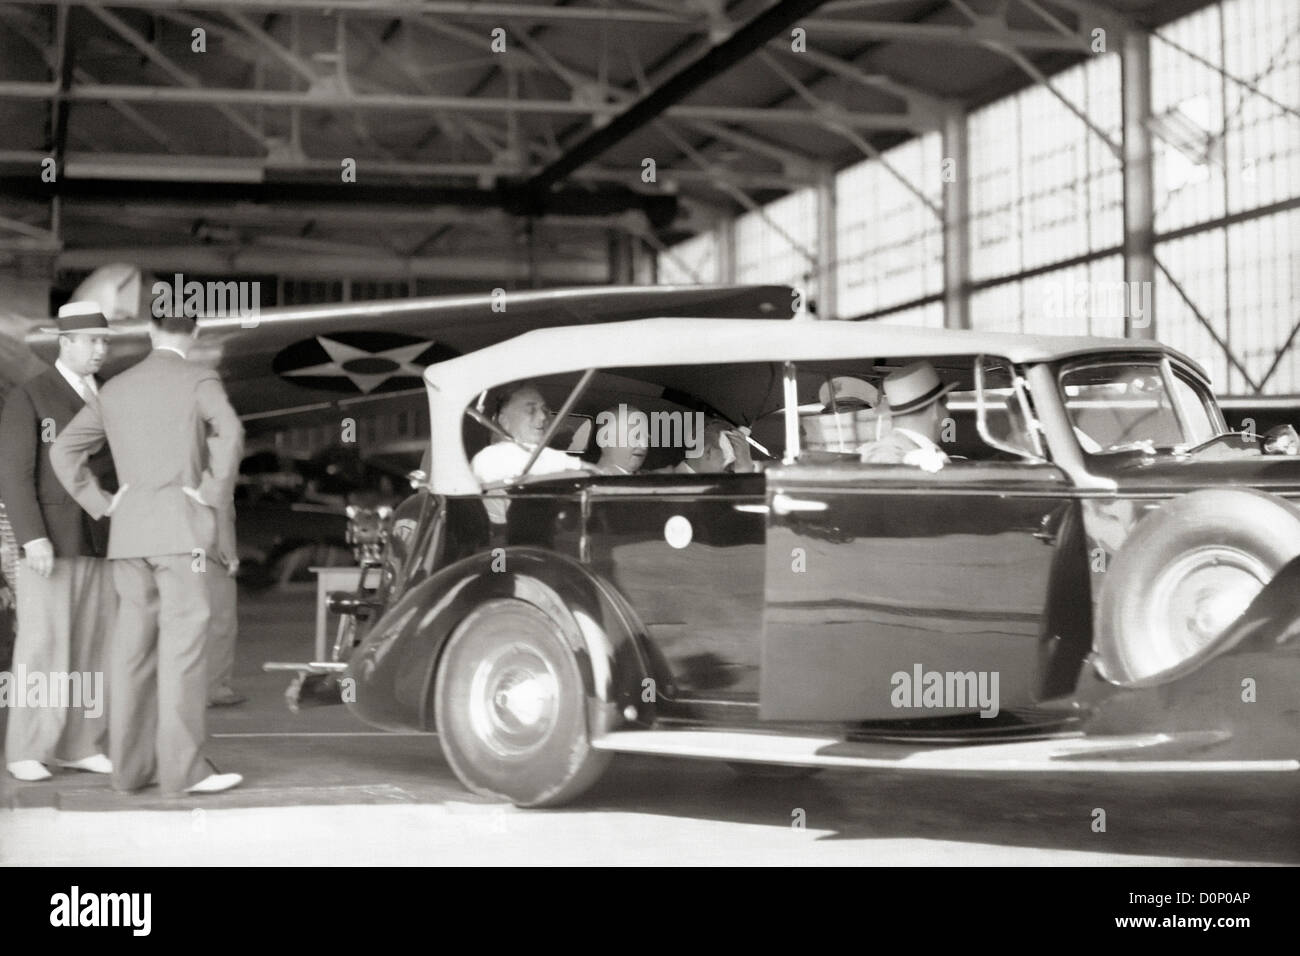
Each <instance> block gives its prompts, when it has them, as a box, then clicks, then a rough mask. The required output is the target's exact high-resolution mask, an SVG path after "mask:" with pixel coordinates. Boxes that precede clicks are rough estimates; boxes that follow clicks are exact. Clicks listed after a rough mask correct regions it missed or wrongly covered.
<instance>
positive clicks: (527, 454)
mask: <svg viewBox="0 0 1300 956" xmlns="http://www.w3.org/2000/svg"><path fill="white" fill-rule="evenodd" d="M551 417H552V412H551V410H550V408H548V407H547V405H546V399H544V398H543V397H542V393H541V392H539V391H538V390H537V386H535V385H533V384H531V383H529V382H516V383H515V384H514V385H510V386H507V387H506V389H504V390H503V391H502V392H501V393H500V394H499V395H498V397H497V409H496V413H495V414H494V415H493V416H492V420H493V421H495V422H496V423H497V424H498V425H500V426H501V430H502V431H504V432H505V433H506V434H507V435H509V436H510V438H511V439H513V440H512V441H506V440H505V439H503V438H500V437H498V438H496V440H494V441H493V443H492V444H490V445H488V446H487V447H486V448H483V449H480V450H479V452H478V454H476V455H475V456H474V458H473V459H472V460H471V461H470V463H469V464H470V468H471V470H473V472H474V477H476V478H477V479H478V480H479V481H481V482H483V483H484V484H491V483H493V482H497V481H507V480H509V479H511V478H517V477H518V476H519V475H521V474H523V472H524V466H525V465H527V464H528V459H529V458H531V457H532V454H533V451H534V450H535V449H536V448H537V446H538V444H540V443H541V441H542V439H543V438H544V437H545V436H546V429H547V426H549V425H550V423H551ZM591 469H592V466H591V465H588V464H587V463H586V462H584V461H583V460H582V459H580V458H577V457H575V456H573V455H566V454H565V453H564V452H562V451H557V450H556V449H554V448H543V449H542V451H541V454H540V455H538V456H537V461H535V462H534V463H533V467H532V468H531V469H530V470H529V474H531V475H542V474H549V473H553V472H560V471H589V470H591Z"/></svg>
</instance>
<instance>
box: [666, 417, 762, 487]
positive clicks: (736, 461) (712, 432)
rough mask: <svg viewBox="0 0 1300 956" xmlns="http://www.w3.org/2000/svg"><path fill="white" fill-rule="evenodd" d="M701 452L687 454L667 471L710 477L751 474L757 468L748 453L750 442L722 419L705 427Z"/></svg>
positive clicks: (711, 420) (712, 419) (716, 419)
mask: <svg viewBox="0 0 1300 956" xmlns="http://www.w3.org/2000/svg"><path fill="white" fill-rule="evenodd" d="M701 445H702V447H701V449H700V451H701V453H700V454H699V455H696V456H694V457H692V456H690V455H687V457H685V458H683V459H682V460H681V461H680V462H678V463H677V464H676V465H674V466H673V467H671V468H669V469H666V470H667V471H670V472H673V473H675V474H679V475H710V474H718V473H719V472H721V473H727V474H729V473H731V472H741V473H744V472H751V471H757V470H758V469H757V468H756V467H755V466H754V460H753V458H752V457H750V454H749V443H748V442H746V441H745V436H744V435H743V434H742V433H741V432H739V431H738V430H737V429H735V428H734V427H732V426H731V425H729V424H728V423H727V422H724V421H723V420H722V419H720V418H711V419H709V420H708V421H707V422H706V423H705V425H704V431H703V432H702V437H701Z"/></svg>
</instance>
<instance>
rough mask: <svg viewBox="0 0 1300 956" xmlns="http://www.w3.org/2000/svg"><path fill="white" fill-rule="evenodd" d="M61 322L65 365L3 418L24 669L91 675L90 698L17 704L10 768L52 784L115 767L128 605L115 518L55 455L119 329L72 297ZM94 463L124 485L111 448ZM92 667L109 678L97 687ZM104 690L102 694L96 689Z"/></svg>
mask: <svg viewBox="0 0 1300 956" xmlns="http://www.w3.org/2000/svg"><path fill="white" fill-rule="evenodd" d="M56 322H57V325H56V327H55V328H52V329H45V330H43V331H47V332H52V333H57V334H58V336H59V357H58V359H56V360H55V362H54V366H53V367H52V368H48V369H46V370H45V371H44V372H41V373H40V374H39V375H37V376H36V377H35V378H32V379H30V380H29V381H27V382H24V383H23V384H22V385H19V386H18V387H17V388H14V389H13V390H12V391H10V393H9V395H8V397H7V399H6V400H5V405H4V412H3V414H0V448H3V449H4V455H3V456H0V499H3V500H4V502H5V508H6V510H7V512H8V516H9V521H10V522H11V524H12V527H13V533H14V538H15V540H16V541H17V542H18V543H19V544H20V545H21V548H22V559H21V560H20V561H19V562H18V568H17V575H16V577H17V612H18V635H17V640H16V642H15V645H14V660H13V669H14V673H15V674H18V673H24V674H27V675H28V676H29V677H30V676H34V675H44V678H45V680H46V681H47V683H49V684H50V686H53V681H54V680H55V679H56V677H57V676H58V675H72V674H80V675H82V676H81V681H82V700H79V701H75V702H74V701H66V702H65V703H67V704H68V706H66V707H64V706H35V707H33V706H24V707H12V708H10V709H9V727H8V730H7V731H6V733H5V761H6V763H7V764H8V768H9V773H10V774H11V775H12V776H14V777H16V778H17V779H19V780H24V781H37V780H48V779H49V778H50V776H51V774H50V771H49V765H50V764H58V765H59V766H63V767H71V768H75V769H78V770H87V771H90V772H92V773H109V772H111V771H112V769H113V767H112V764H111V763H110V762H109V759H108V757H107V756H106V755H105V753H104V750H105V745H106V743H107V738H108V718H107V717H106V716H105V715H104V713H103V710H104V707H103V704H104V701H103V700H102V693H103V689H104V681H103V679H102V675H103V673H104V671H105V665H106V663H107V637H108V631H109V627H110V625H111V623H112V621H113V618H114V616H115V611H116V605H117V598H116V593H115V591H114V589H113V579H112V575H111V573H110V571H109V568H108V565H107V563H106V562H105V561H104V554H105V551H106V548H107V545H108V536H109V528H108V520H107V519H106V518H103V517H102V516H96V517H92V516H91V515H89V514H87V513H86V512H85V511H83V510H82V508H81V506H80V505H79V504H77V502H76V501H75V500H74V499H73V497H72V496H71V495H70V494H68V492H67V491H66V490H64V488H63V485H61V484H60V483H59V479H58V477H57V476H56V475H55V472H54V469H53V467H52V465H51V462H50V449H51V446H52V444H53V443H54V441H55V438H56V437H57V436H58V435H59V434H61V433H62V432H63V430H64V429H65V428H66V427H67V426H68V424H69V423H70V422H71V421H72V419H73V417H74V416H76V415H77V413H78V412H80V411H81V409H82V408H84V407H85V406H87V405H93V404H95V403H97V402H98V400H99V399H98V397H97V396H98V392H99V387H100V384H101V383H100V381H99V379H98V378H97V377H96V374H95V373H97V372H98V371H99V369H100V367H101V366H102V365H103V364H104V357H105V355H106V354H107V352H108V336H109V332H110V329H109V327H108V322H107V320H106V319H105V318H104V316H103V314H102V313H101V312H100V309H99V306H98V305H97V304H95V303H93V302H71V303H69V304H67V305H65V306H64V307H63V308H61V309H59V315H58V319H57V320H56ZM86 467H87V470H88V471H89V472H90V473H91V474H93V475H94V476H95V480H96V481H97V482H98V483H99V484H100V485H101V486H102V487H104V488H105V489H107V490H108V491H115V490H116V489H117V481H116V478H115V477H114V472H113V460H112V457H111V455H110V454H109V451H108V449H106V448H105V449H100V450H99V451H98V452H97V453H96V454H94V455H92V456H91V457H90V459H89V460H88V462H87V465H86ZM93 675H101V676H100V677H99V679H98V681H97V683H96V682H95V678H94V676H93ZM87 677H89V678H90V679H91V681H92V683H91V684H90V685H87V684H86V683H85V681H86V679H87ZM59 679H60V680H61V679H62V678H59ZM64 686H67V687H69V688H70V689H71V688H72V687H73V686H74V685H73V684H72V683H71V681H69V683H68V684H66V685H64ZM95 687H98V689H99V693H100V695H101V699H100V700H99V701H98V702H92V701H90V700H89V699H88V698H87V697H86V693H87V692H88V691H89V692H93V691H94V688H95ZM21 690H23V691H25V690H26V688H25V687H24V688H21ZM49 703H53V701H51V702H49ZM94 711H99V713H97V714H94ZM92 714H94V715H93V716H92Z"/></svg>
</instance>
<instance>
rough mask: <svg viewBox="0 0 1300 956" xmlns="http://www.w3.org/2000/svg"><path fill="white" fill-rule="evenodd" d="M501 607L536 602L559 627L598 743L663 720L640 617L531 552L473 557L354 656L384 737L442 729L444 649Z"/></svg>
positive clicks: (401, 606)
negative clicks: (481, 611)
mask: <svg viewBox="0 0 1300 956" xmlns="http://www.w3.org/2000/svg"><path fill="white" fill-rule="evenodd" d="M497 598H515V599H517V600H521V601H526V602H527V603H529V604H532V605H534V606H535V607H537V608H539V609H541V610H542V611H543V612H544V613H545V614H546V615H547V616H548V617H550V618H551V619H552V620H554V621H555V623H556V625H557V626H558V628H559V630H560V633H561V634H562V635H563V636H564V640H565V642H566V643H567V644H568V646H569V649H570V650H571V651H572V652H573V656H574V661H575V662H576V663H577V665H578V670H579V673H580V674H581V676H582V683H583V689H584V692H585V694H586V697H587V717H588V730H589V732H590V733H591V734H592V735H593V736H596V735H600V734H603V733H605V732H607V731H609V730H611V729H613V728H614V727H616V726H619V725H621V724H623V723H626V722H627V717H626V715H625V711H626V709H627V708H628V707H632V708H634V709H635V711H636V714H635V716H634V719H635V721H636V722H638V723H640V722H645V723H649V722H651V721H652V720H653V717H654V701H653V700H648V701H643V700H642V699H641V698H642V696H643V695H642V694H641V688H642V686H643V684H642V682H643V680H645V679H646V678H647V677H648V676H649V669H648V667H647V665H646V663H645V660H644V656H643V654H642V653H641V649H640V646H639V642H638V640H637V625H636V622H635V617H634V615H633V614H632V612H631V611H630V610H629V609H628V608H627V607H626V605H625V604H624V602H623V601H621V600H620V599H619V598H618V596H617V595H616V594H614V593H612V592H611V591H610V590H609V589H608V588H607V587H606V586H605V585H603V584H601V583H600V582H599V581H598V580H597V579H596V578H594V577H593V576H592V575H591V574H590V573H589V572H588V571H587V569H586V568H584V567H583V566H582V565H581V564H579V563H578V562H576V561H574V560H572V559H569V558H566V557H563V556H560V555H556V554H555V553H553V552H548V551H543V550H540V549H537V548H527V547H520V548H498V549H494V550H493V551H488V552H481V553H478V554H474V555H471V556H469V557H467V558H464V559H462V560H461V561H458V562H456V563H455V564H452V565H448V566H447V567H446V568H443V569H442V570H440V571H439V572H437V573H436V574H434V575H433V576H432V577H430V578H429V579H427V580H425V581H422V582H420V584H418V585H417V586H416V587H414V588H412V589H411V590H410V591H408V592H406V593H405V594H403V595H402V596H401V598H400V599H398V601H397V602H396V603H395V604H394V605H393V606H392V607H391V608H390V609H389V610H388V611H387V612H386V613H385V614H384V615H383V617H381V618H380V619H379V620H378V621H376V622H375V626H374V627H373V628H372V629H371V630H370V632H369V633H368V634H367V636H366V638H365V640H364V641H363V643H362V645H361V646H360V647H359V648H357V651H356V653H355V654H354V655H353V658H352V662H351V664H350V665H349V667H348V671H347V676H350V677H353V678H355V680H356V683H357V687H356V694H355V701H352V702H350V704H349V706H350V707H351V709H352V710H353V712H354V713H356V714H357V715H358V716H359V717H361V718H362V719H363V720H365V721H367V722H368V723H372V724H375V725H377V726H380V727H387V728H390V729H396V728H401V729H420V730H431V729H433V723H434V718H433V713H434V711H433V699H432V695H433V680H434V675H435V673H436V669H437V666H438V661H439V659H440V658H441V655H442V650H443V647H444V646H445V645H446V642H447V640H448V638H450V637H451V635H452V634H453V633H454V632H455V630H456V627H457V625H459V624H460V622H461V621H463V620H464V619H465V617H466V616H467V615H468V614H469V612H470V611H471V610H473V609H474V608H475V607H477V606H478V605H480V604H481V603H483V602H484V601H487V600H491V599H497ZM648 696H651V697H653V695H648Z"/></svg>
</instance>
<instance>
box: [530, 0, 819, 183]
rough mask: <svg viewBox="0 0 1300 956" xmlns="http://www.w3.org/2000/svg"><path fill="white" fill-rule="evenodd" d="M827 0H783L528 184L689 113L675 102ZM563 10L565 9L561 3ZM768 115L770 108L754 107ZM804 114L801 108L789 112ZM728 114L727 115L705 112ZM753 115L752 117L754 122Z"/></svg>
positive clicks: (554, 178) (556, 176)
mask: <svg viewBox="0 0 1300 956" xmlns="http://www.w3.org/2000/svg"><path fill="white" fill-rule="evenodd" d="M826 2H827V0H781V2H778V3H776V4H775V5H773V6H771V7H769V8H768V9H766V10H764V11H763V12H762V13H760V14H759V15H758V16H756V17H755V18H754V19H753V20H751V21H749V23H747V24H745V25H744V26H742V27H741V28H740V29H739V30H737V31H736V32H735V33H733V34H732V35H731V36H730V37H728V38H727V39H726V40H724V41H723V42H721V43H719V44H718V45H716V46H714V47H712V48H711V49H710V50H709V51H708V52H707V53H705V54H704V55H703V56H701V57H700V58H699V59H697V60H695V61H694V62H693V63H691V64H689V65H688V66H686V67H685V68H684V69H681V70H679V71H678V72H676V73H674V74H673V75H672V76H670V77H669V78H668V79H666V80H664V81H663V82H662V83H660V84H659V85H658V86H657V87H655V88H654V89H653V90H651V91H650V92H649V93H648V94H646V95H645V96H644V97H642V98H641V99H639V100H637V101H636V102H635V103H633V104H632V105H631V106H630V107H628V108H627V109H626V110H624V111H623V112H622V113H619V114H618V115H617V116H615V117H613V118H612V119H610V121H609V122H608V123H606V124H605V125H603V126H601V127H600V128H599V129H594V130H592V131H591V132H590V133H588V134H587V135H586V136H585V137H583V138H582V139H580V140H579V141H578V142H577V143H575V144H573V145H572V146H570V147H569V149H568V150H567V151H566V152H565V153H564V155H563V156H561V157H560V158H559V159H557V160H555V161H554V162H553V163H551V164H550V165H549V166H547V167H546V168H545V169H543V170H542V171H541V172H540V173H539V174H538V175H536V176H534V177H533V178H532V179H530V180H529V181H528V188H529V189H530V190H532V191H534V192H543V191H545V190H547V189H549V188H551V187H552V186H553V185H555V184H556V183H558V182H560V181H561V180H563V179H564V178H565V177H567V176H568V175H569V174H570V173H572V172H574V171H575V170H577V169H580V168H582V167H583V166H585V165H586V164H587V163H589V162H592V161H593V160H595V159H597V158H599V157H600V156H602V155H604V153H605V152H606V151H607V150H609V149H610V148H611V147H613V146H615V145H617V144H618V143H620V142H622V141H623V140H624V139H626V138H627V137H629V136H631V135H632V134H633V133H636V132H637V131H639V130H641V129H642V128H644V127H645V125H646V124H647V123H649V122H651V121H652V120H655V119H657V118H659V117H660V116H663V115H670V113H672V112H675V113H676V115H683V112H682V111H683V110H684V109H689V108H687V107H677V109H676V110H675V111H674V110H673V107H674V106H677V104H679V103H681V101H682V100H684V99H685V98H686V97H688V96H690V95H691V94H693V93H694V92H696V91H697V90H698V89H700V87H702V86H704V84H706V83H708V82H709V81H710V80H713V79H714V78H716V77H718V76H720V75H721V74H723V73H725V72H726V71H727V70H729V69H731V67H733V66H734V65H736V64H737V63H739V62H740V61H741V60H743V59H745V58H746V57H748V56H750V55H751V54H752V53H753V52H754V51H755V50H757V49H759V48H761V47H762V46H763V45H764V44H766V43H767V42H768V41H769V40H771V39H772V38H773V37H775V36H776V35H777V34H778V33H781V32H783V31H784V30H787V29H789V28H790V27H791V26H793V25H794V24H795V23H797V22H799V21H800V20H801V19H802V18H803V17H806V16H807V15H808V14H810V13H812V12H813V11H815V10H816V9H817V8H818V7H820V6H822V5H823V4H824V3H826ZM556 9H561V8H556ZM748 112H749V113H751V114H759V115H761V114H763V113H764V112H769V111H764V110H751V111H748ZM788 112H792V113H795V114H796V115H798V111H793V110H792V111H788ZM699 118H701V119H706V118H712V119H722V118H723V117H721V116H713V117H703V116H701V117H699ZM753 121H754V118H753V117H751V118H750V119H749V120H746V122H753Z"/></svg>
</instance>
